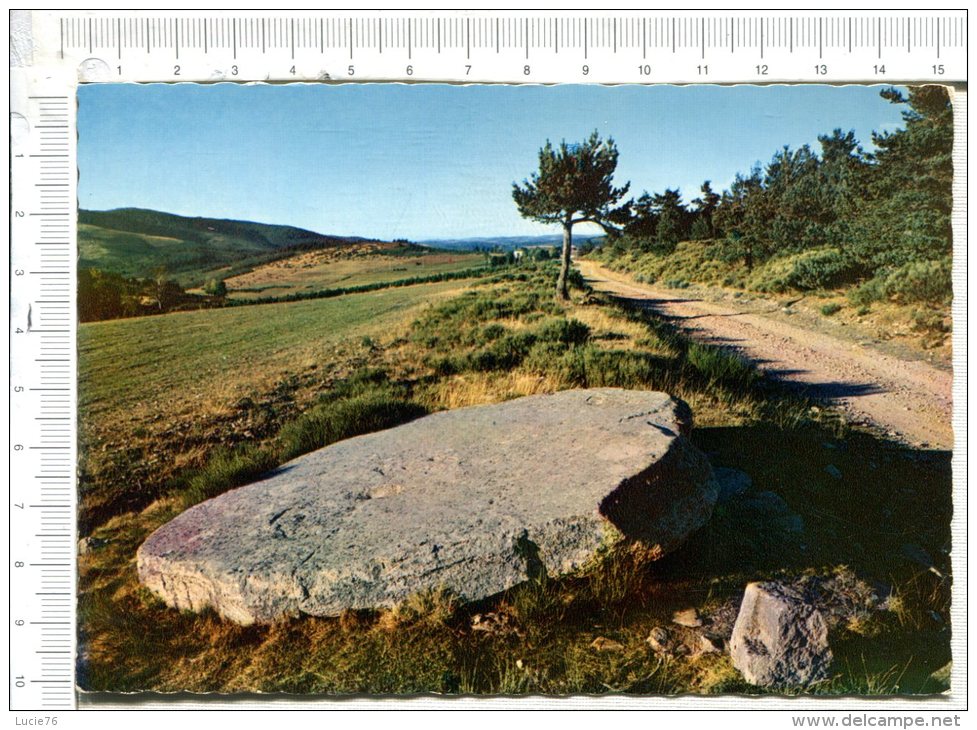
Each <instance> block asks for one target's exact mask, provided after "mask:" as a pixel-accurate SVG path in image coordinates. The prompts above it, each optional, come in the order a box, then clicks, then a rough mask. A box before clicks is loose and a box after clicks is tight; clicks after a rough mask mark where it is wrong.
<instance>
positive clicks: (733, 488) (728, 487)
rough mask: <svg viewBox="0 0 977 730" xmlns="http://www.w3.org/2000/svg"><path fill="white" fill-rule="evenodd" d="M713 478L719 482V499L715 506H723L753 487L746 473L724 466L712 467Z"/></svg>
mask: <svg viewBox="0 0 977 730" xmlns="http://www.w3.org/2000/svg"><path fill="white" fill-rule="evenodd" d="M712 473H713V476H715V477H716V481H717V482H719V499H718V500H717V502H716V503H717V504H725V503H726V502H729V501H730V500H732V499H735V498H736V497H739V496H740V495H741V494H744V493H746V492H747V491H748V490H749V488H750V487H752V486H753V480H752V479H751V478H750V475H749V474H747V473H746V472H743V471H740V470H739V469H730V468H728V467H725V466H717V467H713V470H712Z"/></svg>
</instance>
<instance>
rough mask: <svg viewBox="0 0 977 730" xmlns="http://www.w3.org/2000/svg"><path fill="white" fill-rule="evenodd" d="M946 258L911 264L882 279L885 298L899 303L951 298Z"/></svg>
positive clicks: (948, 267) (936, 301) (944, 300)
mask: <svg viewBox="0 0 977 730" xmlns="http://www.w3.org/2000/svg"><path fill="white" fill-rule="evenodd" d="M951 275H952V269H951V264H950V259H949V258H944V259H937V260H935V261H913V262H911V263H908V264H906V265H905V266H900V267H899V268H898V269H896V270H895V271H893V272H892V273H891V274H889V275H888V276H887V277H886V279H885V293H886V296H888V297H890V298H893V299H896V300H897V301H900V302H934V303H943V302H949V301H950V299H952V298H953V281H952V279H951Z"/></svg>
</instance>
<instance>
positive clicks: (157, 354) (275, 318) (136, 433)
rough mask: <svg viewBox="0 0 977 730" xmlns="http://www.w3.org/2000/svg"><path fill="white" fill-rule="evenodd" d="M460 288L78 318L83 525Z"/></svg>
mask: <svg viewBox="0 0 977 730" xmlns="http://www.w3.org/2000/svg"><path fill="white" fill-rule="evenodd" d="M465 285H466V284H465V282H464V281H454V282H444V283H437V284H424V285H418V286H412V287H402V288H396V289H385V290H381V291H377V292H372V293H370V294H369V295H368V296H363V295H360V296H355V295H354V296H344V297H337V298H334V299H323V300H311V301H305V302H295V303H291V304H264V305H255V306H250V307H234V308H228V309H217V310H202V311H196V312H178V313H173V314H168V315H164V316H155V317H141V318H136V319H125V320H113V321H108V322H97V323H91V324H85V325H82V326H81V327H80V328H79V376H78V377H79V415H80V418H79V420H80V424H81V425H80V429H79V431H80V438H81V443H82V445H83V450H84V460H83V469H82V473H83V477H82V484H81V490H82V492H81V494H82V509H81V515H82V524H83V525H85V524H87V523H88V522H89V520H90V519H95V517H94V516H95V515H99V514H103V513H104V512H105V510H106V509H108V510H109V511H110V512H112V511H114V510H116V509H117V508H118V507H119V505H123V504H124V505H127V506H129V507H132V506H144V505H145V504H147V503H148V501H149V500H151V499H152V498H153V497H154V496H157V495H158V494H159V493H160V490H161V489H162V488H163V485H164V484H165V482H166V480H167V479H168V478H169V477H170V476H171V475H172V472H173V470H174V469H178V468H180V467H183V466H187V465H191V464H196V463H199V462H200V460H201V459H202V458H203V455H204V454H205V453H206V451H207V450H208V449H209V448H213V446H214V445H215V443H216V444H220V443H234V442H235V441H237V440H242V439H247V438H251V437H254V436H256V435H260V434H261V433H263V429H269V428H277V426H279V425H280V424H281V420H282V419H283V418H285V417H286V416H287V415H288V414H293V413H294V412H295V410H296V409H297V408H298V407H299V405H298V404H299V403H301V401H302V400H303V397H305V398H307V397H309V390H310V389H314V388H315V387H316V386H321V384H322V382H324V381H325V382H328V380H329V379H331V378H335V377H337V372H338V373H341V372H342V370H343V368H344V367H347V366H348V365H347V361H349V360H356V358H358V357H361V356H362V353H363V352H364V351H368V350H369V345H364V344H363V343H364V342H365V341H366V342H368V339H367V338H369V337H371V336H374V337H375V336H377V335H378V334H380V333H388V332H396V331H398V330H403V329H405V328H406V326H407V323H408V322H409V320H410V318H411V314H410V312H411V310H412V309H413V308H416V307H418V306H421V305H423V304H424V303H425V302H430V301H436V300H438V299H439V298H442V297H444V296H448V295H450V294H452V293H454V292H457V291H458V290H459V289H462V288H464V287H465ZM133 482H135V483H138V484H139V485H140V486H139V487H134V485H133ZM110 505H115V506H114V507H110Z"/></svg>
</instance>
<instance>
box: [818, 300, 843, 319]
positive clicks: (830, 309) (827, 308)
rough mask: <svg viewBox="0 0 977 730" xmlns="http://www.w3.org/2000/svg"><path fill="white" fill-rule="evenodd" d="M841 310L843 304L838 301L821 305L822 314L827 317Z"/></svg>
mask: <svg viewBox="0 0 977 730" xmlns="http://www.w3.org/2000/svg"><path fill="white" fill-rule="evenodd" d="M840 311H841V305H840V304H838V303H837V302H829V303H828V304H825V305H824V306H823V307H821V314H823V315H824V316H825V317H830V316H831V315H832V314H837V313H838V312H840Z"/></svg>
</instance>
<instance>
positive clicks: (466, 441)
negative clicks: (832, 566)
mask: <svg viewBox="0 0 977 730" xmlns="http://www.w3.org/2000/svg"><path fill="white" fill-rule="evenodd" d="M690 428H691V413H690V411H689V409H688V406H686V405H685V404H684V403H682V402H681V401H678V400H675V399H673V398H671V397H670V396H668V395H666V394H664V393H655V392H649V391H628V390H619V389H613V388H603V389H593V390H575V391H564V392H562V393H557V394H554V395H540V396H530V397H526V398H520V399H517V400H513V401H508V402H505V403H501V404H498V405H490V406H477V407H473V408H462V409H458V410H453V411H445V412H441V413H435V414H432V415H430V416H426V417H424V418H420V419H418V420H416V421H412V422H411V423H408V424H405V425H402V426H398V427H396V428H392V429H388V430H386V431H381V432H378V433H373V434H368V435H365V436H359V437H356V438H352V439H349V440H347V441H342V442H339V443H336V444H332V445H331V446H328V447H326V448H323V449H320V450H318V451H316V452H313V453H310V454H306V455H305V456H302V457H300V458H298V459H295V460H294V461H291V462H289V463H288V464H285V465H284V466H282V467H281V468H280V469H278V470H276V471H275V472H274V473H272V474H270V475H269V476H268V477H267V478H265V479H263V480H261V481H258V482H255V483H253V484H250V485H248V486H245V487H241V488H239V489H235V490H233V491H230V492H227V493H226V494H222V495H220V496H219V497H216V498H214V499H211V500H209V501H207V502H204V503H202V504H199V505H197V506H195V507H193V508H191V509H189V510H187V511H186V512H184V513H183V514H181V515H179V516H178V517H176V518H175V519H174V520H172V521H171V522H169V523H168V524H166V525H164V526H163V527H161V528H159V529H158V530H157V531H156V532H154V533H153V534H152V535H151V536H150V537H149V539H147V540H146V542H145V543H144V544H143V545H142V546H141V547H140V548H139V551H138V556H137V558H138V561H137V562H138V569H139V578H140V580H141V581H142V582H143V583H144V584H145V585H146V586H148V587H149V588H150V589H151V590H152V591H154V592H155V593H156V594H157V595H159V596H160V597H161V598H162V599H163V600H164V601H166V602H167V603H168V604H169V605H171V606H174V607H176V608H180V609H190V610H194V611H199V610H202V609H204V608H207V607H212V608H214V609H215V610H216V611H217V612H218V613H220V614H221V615H222V616H224V617H225V618H227V619H230V620H232V621H236V622H238V623H242V624H249V623H253V622H270V621H273V620H275V619H277V618H280V617H282V616H291V615H298V614H303V613H304V614H311V615H316V616H330V615H337V614H339V613H341V612H342V611H343V610H345V609H349V608H353V609H358V608H374V607H379V606H392V605H395V604H397V603H399V602H400V601H402V600H403V599H404V598H406V597H408V596H409V595H411V594H413V593H417V592H420V591H423V590H425V589H433V588H447V589H448V590H451V591H453V592H454V593H456V594H458V595H459V596H460V597H461V598H462V599H464V600H476V599H479V598H484V597H487V596H491V595H494V594H496V593H499V592H501V591H503V590H505V589H507V588H510V587H512V586H513V585H515V584H517V583H520V582H522V581H524V580H526V578H527V576H531V575H534V574H537V573H539V572H540V571H542V570H545V571H546V572H547V573H548V574H549V575H551V576H553V575H559V574H563V573H567V572H570V571H573V570H575V569H578V568H580V567H581V566H583V565H585V564H586V563H587V562H588V561H590V560H592V559H593V558H594V556H595V553H597V552H598V550H599V549H600V548H601V547H602V546H606V545H607V544H608V542H609V541H615V540H618V539H620V538H621V536H622V535H623V536H626V537H629V538H634V539H640V540H642V541H644V542H646V543H649V544H651V545H654V546H657V547H658V551H659V552H660V554H662V555H664V554H665V553H667V552H668V551H670V550H672V549H673V548H675V547H676V546H677V545H678V544H680V543H681V542H682V540H684V539H685V537H686V536H687V535H689V533H691V532H692V531H694V530H696V529H697V528H699V527H701V526H702V525H703V524H704V523H705V522H706V520H707V519H708V518H709V516H710V515H711V513H712V508H713V505H714V504H715V502H716V497H717V494H718V487H717V485H716V482H715V481H714V479H713V476H712V470H711V468H710V467H709V464H708V462H707V460H706V458H705V456H704V455H703V454H702V453H701V452H700V451H698V450H697V449H696V448H695V447H694V446H692V444H691V443H690V442H689V441H688V440H687V439H686V438H685V434H687V433H688V431H689V429H690Z"/></svg>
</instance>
